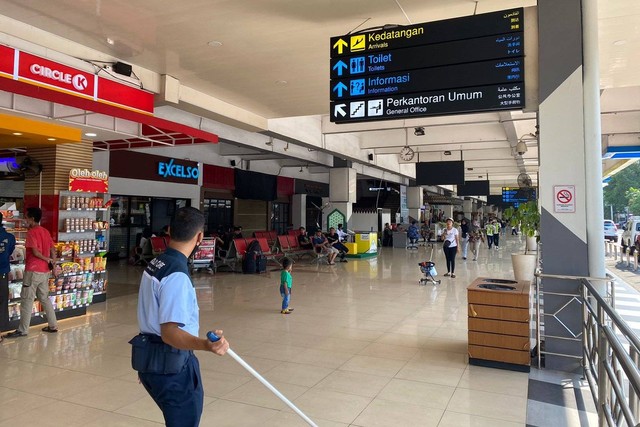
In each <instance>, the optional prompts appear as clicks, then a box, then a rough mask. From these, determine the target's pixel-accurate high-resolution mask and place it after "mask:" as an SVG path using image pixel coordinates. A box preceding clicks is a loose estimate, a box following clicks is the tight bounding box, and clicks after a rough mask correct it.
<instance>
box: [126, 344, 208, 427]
mask: <svg viewBox="0 0 640 427" xmlns="http://www.w3.org/2000/svg"><path fill="white" fill-rule="evenodd" d="M138 376H139V378H140V382H141V383H142V385H143V386H144V388H146V389H147V392H149V395H151V397H152V398H153V400H154V401H155V402H156V404H157V405H158V406H159V407H160V409H161V410H162V414H163V415H164V421H165V424H166V425H167V427H197V426H198V425H199V424H200V416H201V415H202V409H203V398H204V391H203V390H202V378H201V377H200V364H199V363H198V359H197V358H196V357H195V356H194V355H193V354H191V355H190V357H189V359H188V360H187V363H186V364H185V367H184V369H183V370H182V371H181V372H179V373H177V374H146V373H138Z"/></svg>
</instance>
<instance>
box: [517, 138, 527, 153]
mask: <svg viewBox="0 0 640 427" xmlns="http://www.w3.org/2000/svg"><path fill="white" fill-rule="evenodd" d="M526 152H527V144H525V143H524V141H519V142H518V144H516V153H518V154H519V155H521V156H522V155H523V154H524V153H526Z"/></svg>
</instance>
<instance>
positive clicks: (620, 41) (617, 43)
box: [613, 40, 627, 46]
mask: <svg viewBox="0 0 640 427" xmlns="http://www.w3.org/2000/svg"><path fill="white" fill-rule="evenodd" d="M625 44H627V41H626V40H616V41H614V42H613V45H614V46H622V45H625Z"/></svg>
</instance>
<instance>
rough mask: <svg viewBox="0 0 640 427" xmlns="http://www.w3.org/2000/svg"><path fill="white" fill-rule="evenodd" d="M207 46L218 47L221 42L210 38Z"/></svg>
mask: <svg viewBox="0 0 640 427" xmlns="http://www.w3.org/2000/svg"><path fill="white" fill-rule="evenodd" d="M207 44H208V45H209V46H211V47H220V46H222V42H221V41H218V40H211V41H210V42H209V43H207Z"/></svg>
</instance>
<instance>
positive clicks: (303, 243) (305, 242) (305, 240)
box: [298, 227, 313, 249]
mask: <svg viewBox="0 0 640 427" xmlns="http://www.w3.org/2000/svg"><path fill="white" fill-rule="evenodd" d="M298 244H299V245H300V247H301V248H302V249H313V244H312V243H311V240H309V236H307V230H305V228H304V227H300V234H299V235H298Z"/></svg>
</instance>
